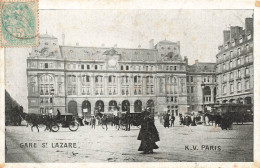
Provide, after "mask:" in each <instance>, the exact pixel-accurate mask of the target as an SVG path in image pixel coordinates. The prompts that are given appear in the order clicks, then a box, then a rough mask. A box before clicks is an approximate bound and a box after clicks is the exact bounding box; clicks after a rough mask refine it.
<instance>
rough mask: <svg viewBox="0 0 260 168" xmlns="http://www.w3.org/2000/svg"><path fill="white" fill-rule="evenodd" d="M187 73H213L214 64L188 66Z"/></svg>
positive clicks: (205, 63)
mask: <svg viewBox="0 0 260 168" xmlns="http://www.w3.org/2000/svg"><path fill="white" fill-rule="evenodd" d="M187 71H188V72H215V71H216V63H209V62H197V63H195V64H193V65H188V66H187Z"/></svg>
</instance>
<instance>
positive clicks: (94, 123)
mask: <svg viewBox="0 0 260 168" xmlns="http://www.w3.org/2000/svg"><path fill="white" fill-rule="evenodd" d="M95 127H96V118H95V116H92V118H91V128H93V129H95Z"/></svg>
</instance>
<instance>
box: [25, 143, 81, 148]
mask: <svg viewBox="0 0 260 168" xmlns="http://www.w3.org/2000/svg"><path fill="white" fill-rule="evenodd" d="M20 148H77V143H65V142H59V143H58V142H56V143H31V142H30V143H20Z"/></svg>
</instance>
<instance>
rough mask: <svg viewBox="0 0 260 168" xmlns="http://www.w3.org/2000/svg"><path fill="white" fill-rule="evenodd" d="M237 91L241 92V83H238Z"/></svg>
mask: <svg viewBox="0 0 260 168" xmlns="http://www.w3.org/2000/svg"><path fill="white" fill-rule="evenodd" d="M237 91H241V83H240V82H238V83H237Z"/></svg>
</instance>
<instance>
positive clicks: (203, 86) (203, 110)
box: [201, 83, 205, 114]
mask: <svg viewBox="0 0 260 168" xmlns="http://www.w3.org/2000/svg"><path fill="white" fill-rule="evenodd" d="M201 88H202V113H203V114H204V112H205V109H204V88H205V84H204V83H202V84H201Z"/></svg>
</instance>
